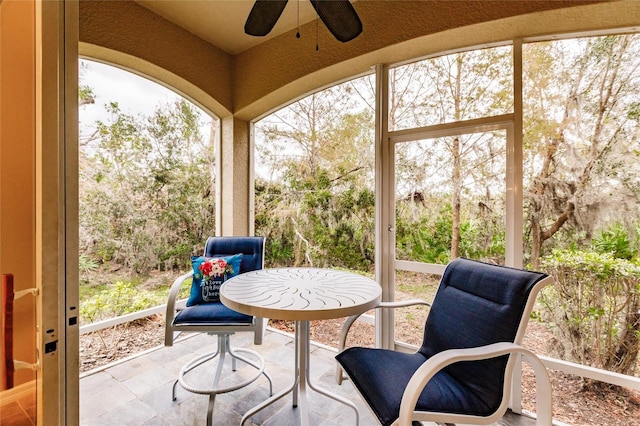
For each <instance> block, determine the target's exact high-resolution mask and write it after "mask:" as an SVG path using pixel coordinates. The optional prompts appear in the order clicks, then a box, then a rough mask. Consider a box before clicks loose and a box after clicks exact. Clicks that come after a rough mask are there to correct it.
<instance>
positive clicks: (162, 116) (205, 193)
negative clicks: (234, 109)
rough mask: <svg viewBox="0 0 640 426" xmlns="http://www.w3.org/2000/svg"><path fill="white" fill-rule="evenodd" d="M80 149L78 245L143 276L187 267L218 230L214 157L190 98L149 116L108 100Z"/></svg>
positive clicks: (97, 257) (100, 258) (92, 256)
mask: <svg viewBox="0 0 640 426" xmlns="http://www.w3.org/2000/svg"><path fill="white" fill-rule="evenodd" d="M109 110H110V112H111V114H112V118H111V119H110V120H109V121H108V122H99V123H98V124H97V130H98V137H97V139H95V140H92V141H90V142H89V143H88V144H87V145H86V146H85V147H83V150H82V152H81V162H80V164H81V167H80V179H81V185H80V244H81V246H80V248H81V252H82V253H83V255H85V256H88V257H91V258H94V259H99V260H100V261H101V262H109V261H114V262H116V263H118V264H121V265H124V266H126V267H128V268H131V269H133V270H134V271H136V272H138V273H141V274H145V273H147V272H148V271H150V270H152V269H157V270H172V269H174V268H177V267H182V266H183V265H184V263H185V262H186V260H185V259H188V257H189V256H190V255H191V254H192V253H195V252H196V251H199V250H201V246H202V242H203V241H204V240H205V239H206V237H207V236H209V235H211V234H212V233H213V231H212V230H213V229H215V220H214V218H215V206H214V194H213V190H212V188H213V187H214V186H215V185H214V182H213V180H212V176H213V173H212V170H213V164H214V158H213V155H212V151H213V149H212V146H211V145H210V142H205V141H204V139H203V137H202V136H201V135H200V131H199V126H200V123H199V118H198V117H199V116H198V114H197V113H196V111H195V109H194V107H193V106H192V105H190V104H188V103H187V102H186V101H184V100H181V101H177V102H176V103H175V104H173V105H168V106H166V107H159V108H158V109H157V110H156V111H155V113H154V114H153V115H152V116H151V117H144V116H138V117H134V116H131V115H128V114H125V113H123V112H122V111H121V110H120V107H119V106H118V104H117V103H112V104H110V106H109Z"/></svg>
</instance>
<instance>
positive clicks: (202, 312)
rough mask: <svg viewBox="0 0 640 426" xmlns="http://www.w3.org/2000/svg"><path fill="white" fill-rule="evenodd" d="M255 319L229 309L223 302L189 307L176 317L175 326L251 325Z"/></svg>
mask: <svg viewBox="0 0 640 426" xmlns="http://www.w3.org/2000/svg"><path fill="white" fill-rule="evenodd" d="M252 322H253V317H252V316H250V315H245V314H241V313H240V312H236V311H234V310H233V309H229V308H227V307H226V306H224V305H223V304H222V303H221V302H212V303H203V304H200V305H195V306H189V307H187V308H185V309H183V310H181V311H180V312H178V314H177V315H176V317H175V319H174V320H173V324H174V325H186V324H212V325H215V324H223V325H230V324H251V323H252Z"/></svg>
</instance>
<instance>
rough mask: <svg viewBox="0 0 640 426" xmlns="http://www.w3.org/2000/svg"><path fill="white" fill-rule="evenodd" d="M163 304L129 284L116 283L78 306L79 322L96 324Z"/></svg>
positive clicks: (151, 295)
mask: <svg viewBox="0 0 640 426" xmlns="http://www.w3.org/2000/svg"><path fill="white" fill-rule="evenodd" d="M161 303H163V301H159V300H157V297H154V296H153V294H151V293H150V292H148V291H145V290H141V289H139V288H137V286H136V285H134V284H133V283H131V282H125V281H117V282H116V283H115V284H113V285H110V286H109V287H107V288H106V289H104V290H102V291H101V292H99V293H98V294H96V295H95V296H93V297H91V298H90V299H88V300H85V301H83V303H82V304H81V305H80V320H81V322H85V321H86V322H88V323H92V322H96V321H100V320H103V319H107V318H113V317H118V316H121V315H126V314H130V313H132V312H137V311H140V310H143V309H147V308H150V307H152V306H155V305H158V304H161Z"/></svg>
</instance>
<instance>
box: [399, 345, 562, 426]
mask: <svg viewBox="0 0 640 426" xmlns="http://www.w3.org/2000/svg"><path fill="white" fill-rule="evenodd" d="M509 354H521V355H522V356H523V358H524V359H525V360H526V361H527V362H529V363H530V364H531V366H532V367H533V370H534V373H535V377H536V417H537V421H536V424H537V425H550V424H552V419H551V418H552V415H551V407H552V405H551V381H550V380H549V374H548V373H547V370H546V368H545V367H544V365H543V364H542V361H540V359H539V358H538V357H537V356H536V355H535V354H534V353H533V352H531V351H530V350H528V349H526V348H524V347H522V346H520V345H516V344H515V343H509V342H501V343H494V344H491V345H486V346H480V347H476V348H467V349H449V350H446V351H442V352H440V353H438V354H436V355H434V356H432V357H431V358H429V359H428V360H427V361H426V362H425V363H424V364H422V365H421V366H420V368H418V370H416V372H415V373H414V374H413V376H412V378H411V380H409V383H408V384H407V387H406V388H405V391H404V394H403V395H402V402H401V404H400V417H399V418H398V424H399V425H402V426H404V425H411V419H412V417H413V414H414V409H415V406H416V404H417V403H418V398H419V396H420V393H421V392H422V390H423V389H424V387H425V386H426V384H427V383H428V382H429V380H431V378H432V377H433V376H435V375H436V373H438V371H440V370H442V369H443V368H445V367H446V366H448V365H450V364H454V363H456V362H460V361H475V360H482V359H489V358H495V357H498V356H502V355H509ZM509 376H510V374H507V375H506V377H505V380H508V381H509V382H510V380H511V379H510V377H509Z"/></svg>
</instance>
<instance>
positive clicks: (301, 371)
mask: <svg viewBox="0 0 640 426" xmlns="http://www.w3.org/2000/svg"><path fill="white" fill-rule="evenodd" d="M294 340H295V345H296V365H295V379H294V381H293V384H292V385H291V386H289V387H288V388H287V389H285V390H283V391H281V392H278V393H277V394H275V395H273V396H272V397H271V398H269V399H267V400H266V401H264V402H262V403H261V404H259V405H257V406H256V407H254V408H252V409H251V410H249V411H248V412H247V413H246V414H245V415H244V416H243V417H242V421H241V422H240V425H241V426H242V425H244V422H246V421H247V420H249V418H251V416H253V415H254V414H256V413H257V412H259V411H261V410H262V409H264V408H266V407H267V406H269V405H271V404H273V403H274V402H276V401H277V400H279V399H280V398H282V397H284V396H285V395H287V394H289V393H293V407H294V408H296V407H299V408H300V422H301V424H302V425H303V426H308V425H309V404H308V400H307V386H308V387H309V388H310V389H312V390H314V391H316V392H318V393H319V394H321V395H324V396H326V397H329V398H331V399H334V400H336V401H338V402H339V403H341V404H344V405H346V406H348V407H351V408H353V411H354V412H355V415H356V422H355V424H356V426H357V425H358V423H359V421H360V418H359V413H358V408H357V407H356V406H355V404H354V403H353V402H351V401H349V400H348V399H346V398H344V397H342V396H340V395H336V394H335V393H333V392H330V391H328V390H326V389H323V388H321V387H318V386H316V385H314V384H313V383H311V380H309V352H310V348H309V321H296V324H295V337H294Z"/></svg>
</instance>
